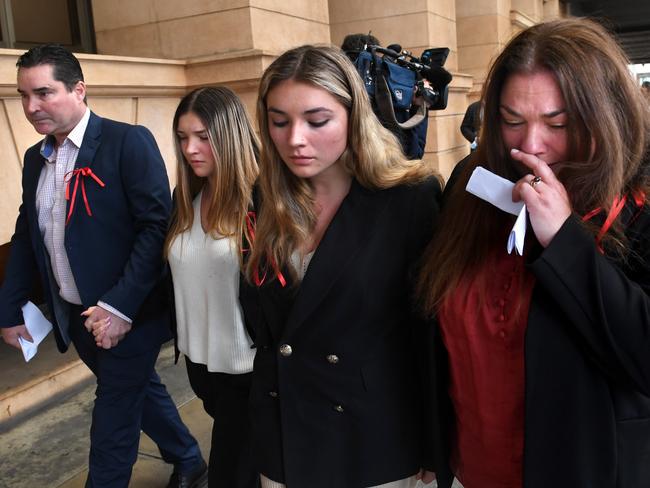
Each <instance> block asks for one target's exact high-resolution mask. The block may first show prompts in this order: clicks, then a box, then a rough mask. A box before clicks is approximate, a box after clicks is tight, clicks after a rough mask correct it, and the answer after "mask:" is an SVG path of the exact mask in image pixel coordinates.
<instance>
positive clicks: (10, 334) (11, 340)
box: [0, 324, 34, 349]
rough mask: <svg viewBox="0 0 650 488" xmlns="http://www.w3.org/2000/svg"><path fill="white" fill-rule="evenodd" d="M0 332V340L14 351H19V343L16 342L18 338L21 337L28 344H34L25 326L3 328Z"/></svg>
mask: <svg viewBox="0 0 650 488" xmlns="http://www.w3.org/2000/svg"><path fill="white" fill-rule="evenodd" d="M0 331H2V339H3V340H4V341H5V342H6V343H7V344H9V345H10V346H13V347H15V348H16V349H20V342H18V338H19V337H22V338H23V339H25V340H28V341H29V342H34V339H32V336H31V335H30V334H29V332H28V331H27V327H25V324H21V325H15V326H14V327H3V328H2V329H0Z"/></svg>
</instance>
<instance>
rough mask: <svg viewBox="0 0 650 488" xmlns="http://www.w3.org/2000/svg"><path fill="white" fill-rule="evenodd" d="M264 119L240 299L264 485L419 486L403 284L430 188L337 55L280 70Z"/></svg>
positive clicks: (325, 52)
mask: <svg viewBox="0 0 650 488" xmlns="http://www.w3.org/2000/svg"><path fill="white" fill-rule="evenodd" d="M258 121H259V127H260V134H261V138H262V147H263V150H262V154H261V157H260V177H259V188H260V197H261V201H260V204H259V214H258V216H257V227H256V232H255V239H254V246H253V253H252V255H251V256H250V259H249V261H248V264H247V269H246V274H247V278H248V285H247V286H243V285H242V297H241V299H242V306H243V308H244V313H245V316H246V320H247V321H248V322H249V323H250V324H251V325H253V326H254V329H255V330H256V346H257V353H256V356H255V364H254V373H253V386H252V388H251V415H252V431H253V445H254V453H253V457H254V460H255V465H256V467H257V469H258V470H259V471H260V472H261V474H262V487H263V488H267V487H278V486H280V487H281V486H288V487H310V488H331V487H338V488H348V487H349V488H352V487H371V486H372V487H376V486H381V487H385V488H388V487H390V488H402V487H412V486H415V484H416V483H417V479H416V478H417V475H418V472H419V469H420V468H421V467H422V466H423V464H424V463H425V460H424V459H423V451H424V449H423V445H422V443H421V433H422V411H423V408H422V402H421V398H422V397H421V395H420V391H421V388H420V387H419V385H420V378H421V374H420V373H421V372H420V369H419V368H418V359H419V358H418V353H417V350H416V349H415V347H414V339H415V337H416V335H417V333H418V330H419V327H418V324H419V322H418V320H417V319H416V318H415V316H414V314H413V313H412V306H411V305H412V296H411V290H412V279H411V278H412V277H413V272H414V267H415V265H416V263H417V261H418V259H419V257H420V255H421V253H422V251H423V249H424V246H425V245H426V243H427V241H428V240H429V238H430V235H431V232H432V228H433V225H434V222H435V219H436V215H437V208H438V197H439V195H440V185H439V183H438V180H437V179H436V178H435V177H434V175H433V171H431V170H430V169H428V168H427V167H426V166H425V165H424V164H423V163H422V162H420V161H409V160H407V159H406V157H405V156H404V154H403V153H402V151H401V149H400V146H399V143H398V141H397V139H396V138H395V136H393V135H392V134H391V133H390V132H389V131H387V130H386V129H384V128H383V127H382V126H381V124H380V123H379V121H378V120H377V118H376V117H375V115H374V114H373V112H372V109H371V107H370V102H369V100H368V97H367V95H366V92H365V89H364V86H363V83H362V81H361V79H360V77H359V75H358V74H357V73H356V71H355V69H354V67H353V66H352V64H351V63H350V61H349V60H348V59H347V57H346V56H345V55H344V54H343V53H342V52H341V51H340V50H338V49H336V48H331V47H313V46H303V47H299V48H296V49H292V50H291V51H288V52H286V53H284V54H283V55H281V56H280V57H279V58H278V59H277V60H276V61H274V62H273V64H271V66H269V68H268V69H267V70H266V71H265V73H264V75H263V76H262V80H261V82H260V90H259V99H258ZM420 344H422V342H420ZM427 465H428V463H427Z"/></svg>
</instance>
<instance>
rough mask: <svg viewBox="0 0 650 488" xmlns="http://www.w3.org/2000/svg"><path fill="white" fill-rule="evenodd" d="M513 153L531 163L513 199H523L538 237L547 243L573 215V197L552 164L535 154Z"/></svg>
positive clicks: (512, 154)
mask: <svg viewBox="0 0 650 488" xmlns="http://www.w3.org/2000/svg"><path fill="white" fill-rule="evenodd" d="M510 156H511V157H512V159H514V160H515V161H519V162H521V163H522V164H524V165H525V166H527V167H528V168H529V169H530V170H531V172H532V174H527V175H526V176H524V177H522V178H521V179H520V180H519V181H517V183H516V184H515V186H514V188H513V189H512V200H513V201H515V202H518V201H523V202H524V203H525V204H526V208H527V209H528V216H529V218H530V225H531V227H532V228H533V232H534V233H535V236H536V237H537V240H538V241H539V243H540V244H541V245H542V246H543V247H547V246H548V245H549V244H550V243H551V241H552V240H553V238H554V237H555V235H556V234H557V233H558V231H559V230H560V228H561V227H562V225H564V222H565V221H566V219H568V218H569V216H570V215H571V212H572V209H571V201H570V200H569V195H568V193H567V191H566V188H565V187H564V185H563V184H562V183H561V182H560V180H558V179H557V176H555V173H554V172H553V170H552V169H551V167H550V166H549V165H548V164H547V163H546V162H545V161H543V160H541V159H540V158H538V157H537V156H535V155H534V154H528V153H525V152H523V151H520V150H518V149H512V150H511V151H510Z"/></svg>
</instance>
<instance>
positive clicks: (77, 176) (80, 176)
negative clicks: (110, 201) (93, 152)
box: [64, 166, 106, 225]
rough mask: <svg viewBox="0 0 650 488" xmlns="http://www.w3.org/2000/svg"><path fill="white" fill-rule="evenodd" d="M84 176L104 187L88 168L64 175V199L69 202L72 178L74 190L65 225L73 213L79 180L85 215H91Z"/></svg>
mask: <svg viewBox="0 0 650 488" xmlns="http://www.w3.org/2000/svg"><path fill="white" fill-rule="evenodd" d="M86 176H90V177H91V178H92V179H93V180H95V181H96V182H97V184H98V185H99V186H101V187H102V188H103V187H105V186H106V185H105V184H104V182H103V181H102V180H100V179H99V177H98V176H97V175H96V174H95V173H93V170H92V169H90V168H89V167H88V166H86V167H85V168H77V169H74V170H72V171H68V172H67V173H66V174H65V177H64V181H65V182H66V186H65V199H66V200H70V181H71V180H72V179H73V178H74V179H75V180H74V188H73V189H72V201H71V202H70V210H69V211H68V217H67V218H66V219H65V225H68V222H70V218H72V212H73V211H74V204H75V202H76V201H77V188H78V187H79V180H81V194H82V195H83V199H84V204H85V205H86V213H87V214H88V215H89V216H90V217H92V216H93V213H92V212H91V211H90V204H89V203H88V196H87V195H86V183H85V181H86V179H85V177H86Z"/></svg>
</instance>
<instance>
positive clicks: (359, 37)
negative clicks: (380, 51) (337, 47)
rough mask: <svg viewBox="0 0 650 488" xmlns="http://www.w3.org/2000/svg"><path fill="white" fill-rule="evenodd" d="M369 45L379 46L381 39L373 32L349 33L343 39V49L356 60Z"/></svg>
mask: <svg viewBox="0 0 650 488" xmlns="http://www.w3.org/2000/svg"><path fill="white" fill-rule="evenodd" d="M367 45H368V46H369V45H374V46H379V45H380V43H379V39H377V38H376V37H375V36H373V35H372V34H348V35H347V36H345V39H343V44H341V50H342V51H343V52H344V53H345V54H347V56H348V57H349V58H350V59H351V60H352V61H354V60H355V59H357V56H359V53H360V52H361V51H363V50H364V49H365V48H366V46H367Z"/></svg>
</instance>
